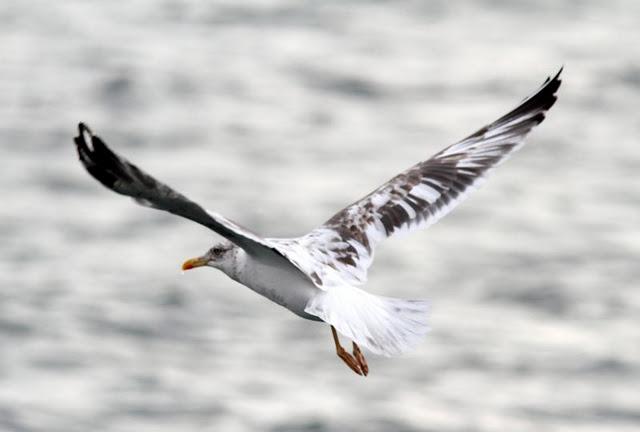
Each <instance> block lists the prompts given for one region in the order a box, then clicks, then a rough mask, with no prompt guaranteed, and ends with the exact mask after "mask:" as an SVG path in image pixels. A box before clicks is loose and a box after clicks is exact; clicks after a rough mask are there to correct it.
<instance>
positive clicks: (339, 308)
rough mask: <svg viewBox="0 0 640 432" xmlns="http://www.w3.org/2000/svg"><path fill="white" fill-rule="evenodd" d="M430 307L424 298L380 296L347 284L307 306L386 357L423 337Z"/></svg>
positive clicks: (406, 349) (324, 292)
mask: <svg viewBox="0 0 640 432" xmlns="http://www.w3.org/2000/svg"><path fill="white" fill-rule="evenodd" d="M428 311H429V302H427V301H425V300H403V299H397V298H391V297H381V296H376V295H373V294H369V293H367V292H365V291H363V290H361V289H359V288H356V287H351V286H344V285H343V286H337V287H332V288H331V289H329V290H327V291H323V292H321V293H319V294H318V295H317V296H316V297H314V298H313V299H311V301H309V303H308V304H307V307H306V308H305V312H307V313H309V314H312V315H315V316H317V317H319V318H321V319H322V320H323V321H325V322H327V323H329V324H331V325H333V326H334V327H335V328H336V329H337V330H338V331H339V332H340V333H341V334H343V335H344V336H346V337H348V338H350V339H351V340H353V341H354V342H356V343H357V344H358V345H361V346H363V347H365V348H367V349H368V350H369V351H371V352H373V353H375V354H379V355H383V356H387V357H390V356H396V355H400V354H402V353H404V352H406V351H408V350H410V349H412V348H414V347H415V346H416V345H417V344H418V343H419V342H420V341H421V340H422V338H423V336H424V335H425V334H426V333H427V332H428V331H429V326H428V324H427V316H428Z"/></svg>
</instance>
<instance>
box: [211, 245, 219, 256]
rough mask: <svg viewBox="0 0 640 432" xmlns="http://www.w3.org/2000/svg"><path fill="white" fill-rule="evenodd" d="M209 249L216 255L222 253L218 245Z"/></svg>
mask: <svg viewBox="0 0 640 432" xmlns="http://www.w3.org/2000/svg"><path fill="white" fill-rule="evenodd" d="M211 251H212V252H213V254H214V255H216V256H220V255H221V254H222V249H221V248H219V247H216V248H213V249H212V250H211Z"/></svg>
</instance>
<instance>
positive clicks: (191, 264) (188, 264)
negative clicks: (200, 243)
mask: <svg viewBox="0 0 640 432" xmlns="http://www.w3.org/2000/svg"><path fill="white" fill-rule="evenodd" d="M205 265H207V260H206V259H205V258H203V257H198V258H191V259H188V260H186V261H185V262H184V264H182V270H191V269H192V268H196V267H202V266H205Z"/></svg>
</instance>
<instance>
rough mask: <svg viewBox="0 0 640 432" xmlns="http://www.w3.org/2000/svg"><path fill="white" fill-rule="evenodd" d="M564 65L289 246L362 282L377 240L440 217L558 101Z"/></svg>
mask: <svg viewBox="0 0 640 432" xmlns="http://www.w3.org/2000/svg"><path fill="white" fill-rule="evenodd" d="M561 72H562V69H560V71H558V73H557V74H556V76H555V77H553V78H547V80H546V81H545V82H544V83H543V85H542V86H541V87H540V89H538V91H536V93H535V94H533V95H532V96H531V97H529V98H527V99H525V100H524V101H523V102H522V103H521V104H520V105H519V106H518V107H517V108H515V109H514V110H512V111H511V112H509V113H508V114H506V115H504V116H502V117H500V118H499V119H498V120H496V121H494V122H493V123H491V124H489V125H487V126H485V127H483V128H482V129H480V130H478V131H477V132H475V133H474V134H472V135H470V136H469V137H467V138H465V139H463V140H462V141H460V142H458V143H456V144H453V145H451V146H449V147H447V148H445V149H444V150H442V151H440V152H439V153H437V154H436V155H434V156H433V157H432V158H431V159H429V160H426V161H424V162H420V163H418V164H417V165H414V166H413V167H411V168H409V169H408V170H406V171H404V172H403V173H401V174H399V175H397V176H395V177H394V178H392V179H391V180H389V181H388V182H387V183H385V184H384V185H382V186H380V187H379V188H378V189H376V190H375V191H373V192H372V193H370V194H369V195H367V196H365V197H364V198H362V199H361V200H359V201H356V202H355V203H353V204H351V205H350V206H348V207H346V208H345V209H343V210H342V211H340V212H338V213H337V214H336V215H335V216H333V217H332V218H331V219H329V220H328V221H327V222H326V223H325V224H324V225H322V226H320V227H319V228H316V229H314V230H313V231H311V232H310V233H309V234H307V235H305V236H304V237H300V238H298V239H293V240H291V241H290V242H292V243H294V245H290V246H289V248H292V247H293V248H294V249H295V247H296V246H297V247H299V248H303V249H306V250H308V251H310V253H311V254H312V260H313V261H315V262H316V263H318V264H324V265H323V266H317V267H318V268H320V269H324V273H323V274H319V275H318V276H319V279H321V280H331V279H332V278H335V277H339V278H341V279H343V280H344V281H345V282H347V283H349V284H355V285H359V284H363V283H364V282H365V281H366V278H367V269H368V268H369V266H370V265H371V262H372V261H373V252H374V247H375V245H376V244H377V243H379V242H380V241H381V240H383V239H385V238H387V237H390V236H392V235H394V234H396V233H398V232H402V231H408V230H413V229H417V228H423V227H427V226H429V225H431V224H434V223H435V222H437V221H438V220H439V219H440V218H442V217H443V216H444V215H446V214H447V213H448V212H449V211H450V210H451V209H453V207H454V206H455V205H456V204H458V203H459V202H460V201H462V199H463V198H465V197H466V196H467V195H468V193H469V192H470V191H471V190H472V189H473V188H474V187H477V186H478V185H479V183H480V182H481V181H482V179H483V177H485V176H486V174H487V172H488V171H489V170H490V169H491V168H493V167H495V166H496V165H498V164H499V163H501V162H503V161H504V160H505V159H506V158H507V156H508V155H509V154H511V153H512V152H513V151H515V150H517V149H518V148H519V147H520V146H521V145H522V144H523V143H524V138H525V137H526V136H527V134H528V133H529V132H530V131H531V129H532V128H533V127H534V126H536V125H538V124H539V123H540V122H542V121H543V120H544V118H545V112H546V111H547V110H548V109H549V108H551V106H552V105H553V104H554V103H555V101H556V91H557V90H558V88H559V87H560V82H561V81H560V73H561ZM300 252H301V251H300Z"/></svg>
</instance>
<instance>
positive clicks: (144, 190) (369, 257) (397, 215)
mask: <svg viewBox="0 0 640 432" xmlns="http://www.w3.org/2000/svg"><path fill="white" fill-rule="evenodd" d="M561 72H562V69H560V71H558V73H557V74H556V75H555V77H553V78H547V80H546V81H545V82H544V83H543V84H542V86H541V87H540V88H539V89H538V90H537V91H536V92H535V93H534V94H533V95H532V96H530V97H529V98H527V99H525V100H524V101H523V102H522V103H521V104H520V105H518V106H517V107H516V108H515V109H513V110H512V111H510V112H509V113H507V114H505V115H504V116H502V117H500V118H499V119H498V120H496V121H494V122H493V123H491V124H489V125H487V126H484V127H483V128H481V129H480V130H478V131H477V132H475V133H473V134H472V135H470V136H468V137H467V138H465V139H463V140H462V141H459V142H457V143H455V144H453V145H450V146H449V147H446V148H445V149H443V150H442V151H440V152H439V153H436V154H435V155H434V156H432V157H431V158H430V159H428V160H426V161H423V162H420V163H418V164H416V165H414V166H412V167H411V168H409V169H408V170H406V171H404V172H402V173H400V174H398V175H397V176H395V177H393V178H392V179H391V180H389V181H388V182H386V183H385V184H383V185H382V186H380V187H379V188H377V189H376V190H374V191H373V192H371V193H370V194H369V195H367V196H365V197H364V198H362V199H360V200H358V201H356V202H354V203H353V204H351V205H349V206H347V207H346V208H344V209H342V210H341V211H339V212H338V213H336V214H335V215H334V216H333V217H332V218H331V219H329V220H328V221H327V222H325V223H324V224H323V225H321V226H319V227H318V228H315V229H313V230H312V231H311V232H309V233H308V234H306V235H304V236H302V237H296V238H265V237H261V236H259V235H258V234H255V233H254V232H252V231H250V230H248V229H246V228H244V227H242V226H240V225H238V224H236V223H235V222H233V221H231V220H229V219H227V218H225V217H224V216H222V215H220V214H217V213H214V212H211V211H208V210H205V209H204V208H203V207H201V206H200V205H199V204H197V203H195V202H193V201H191V200H190V199H188V198H187V197H186V196H184V195H182V194H181V193H179V192H176V191H175V190H173V189H171V188H170V187H169V186H167V185H165V184H164V183H161V182H159V181H158V180H156V179H155V178H154V177H151V176H150V175H149V174H147V173H146V172H144V171H143V170H141V169H140V168H138V167H137V166H136V165H134V164H132V163H130V162H128V161H127V160H126V159H124V158H123V157H121V156H119V155H118V154H116V153H115V152H113V151H112V150H111V149H110V148H109V147H107V145H106V144H105V143H104V142H103V141H102V139H100V138H99V137H98V136H97V135H94V134H93V132H92V131H91V129H89V127H88V126H86V125H85V124H83V123H80V124H79V125H78V130H79V133H78V136H77V137H75V138H74V141H75V144H76V147H77V150H78V155H79V157H80V161H81V162H82V164H83V165H84V167H85V168H86V170H87V171H88V172H89V174H91V175H92V176H93V177H94V178H95V179H96V180H98V181H99V182H100V183H102V184H103V185H104V186H106V187H107V188H109V189H111V190H112V191H114V192H117V193H119V194H122V195H127V196H129V197H131V198H133V199H134V200H135V201H136V202H137V203H138V204H141V205H143V206H146V207H151V208H155V209H159V210H164V211H168V212H170V213H173V214H175V215H178V216H182V217H185V218H187V219H190V220H192V221H194V222H197V223H199V224H201V225H204V226H206V227H207V228H209V229H211V230H213V231H215V232H216V233H218V234H219V235H221V236H222V237H224V238H225V239H226V240H224V241H222V242H220V243H217V244H215V245H214V246H213V247H212V248H211V249H209V250H208V251H207V252H206V253H205V254H204V255H202V256H201V257H198V258H193V259H189V260H187V261H186V262H185V263H184V264H183V266H182V268H183V269H184V270H188V269H193V268H196V267H203V266H209V267H214V268H217V269H219V270H222V271H223V272H224V273H226V274H227V275H228V276H229V277H230V278H231V279H233V280H235V281H237V282H239V283H241V284H243V285H245V286H247V287H249V288H250V289H252V290H253V291H255V292H257V293H258V294H261V295H263V296H265V297H266V298H268V299H269V300H271V301H273V302H275V303H277V304H279V305H281V306H284V307H285V308H287V309H289V310H290V311H291V312H293V313H295V314H296V315H298V316H300V317H302V318H305V319H309V320H314V321H321V322H325V323H327V324H329V325H330V326H331V332H332V335H333V341H334V343H335V347H336V351H337V355H338V356H339V357H340V358H341V359H342V360H343V361H344V362H345V363H346V364H347V365H348V366H349V367H350V368H351V369H352V370H353V371H354V372H355V373H357V374H358V375H367V374H368V372H369V366H368V365H367V362H366V360H365V357H364V355H363V353H362V351H361V350H360V348H359V345H360V346H363V347H365V348H367V349H368V350H369V351H371V352H373V353H375V354H379V355H384V356H395V355H398V354H401V353H403V352H405V351H407V350H409V349H411V348H413V347H414V346H415V345H416V344H417V343H418V342H419V341H420V340H421V339H422V337H423V335H424V334H425V333H426V332H427V331H428V329H429V327H428V325H427V312H428V309H429V305H428V302H427V301H424V300H404V299H398V298H390V297H381V296H377V295H372V294H369V293H367V292H365V291H363V290H362V289H361V288H360V287H361V286H362V285H364V283H365V282H366V280H367V270H368V269H369V267H370V266H371V263H372V262H373V256H374V250H375V247H376V245H377V244H378V243H380V242H381V241H382V240H384V239H385V238H388V237H391V236H392V235H394V234H396V233H399V232H406V231H410V230H414V229H417V228H424V227H427V226H429V225H432V224H433V223H435V222H436V221H438V220H439V219H440V218H442V217H443V216H444V215H446V214H447V213H448V212H449V211H450V210H451V209H452V208H453V207H454V206H455V205H456V204H458V203H459V202H460V201H462V199H463V198H465V197H466V196H467V195H468V193H469V192H470V191H471V190H473V189H474V188H476V187H477V186H478V185H479V184H480V182H481V181H482V180H483V178H484V177H486V174H487V173H488V172H489V171H490V170H491V168H493V167H495V166H497V165H498V164H499V163H501V162H502V161H504V160H505V159H506V158H507V157H508V156H509V155H510V154H511V153H512V152H514V151H515V150H517V149H518V148H519V147H521V146H522V144H523V143H524V138H525V137H526V136H527V134H528V133H529V132H530V131H531V129H532V128H533V127H534V126H536V125H538V124H539V123H540V122H542V121H543V120H544V118H545V112H546V111H547V110H548V109H549V108H550V107H551V106H552V105H553V104H554V103H555V101H556V95H555V94H556V92H557V90H558V88H559V87H560V83H561V81H560V73H561ZM338 332H339V333H340V334H342V335H343V336H345V337H347V338H349V339H351V340H352V343H353V348H352V352H351V353H350V352H348V351H347V350H345V349H344V348H343V347H342V346H341V345H340V341H339V339H338Z"/></svg>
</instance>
